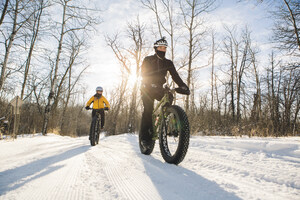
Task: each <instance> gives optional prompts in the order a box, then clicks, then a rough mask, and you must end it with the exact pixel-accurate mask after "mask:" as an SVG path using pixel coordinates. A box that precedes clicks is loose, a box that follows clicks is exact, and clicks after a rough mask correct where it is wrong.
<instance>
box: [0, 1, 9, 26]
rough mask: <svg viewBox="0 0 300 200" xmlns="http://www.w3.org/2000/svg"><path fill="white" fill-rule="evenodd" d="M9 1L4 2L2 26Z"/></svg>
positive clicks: (0, 19)
mask: <svg viewBox="0 0 300 200" xmlns="http://www.w3.org/2000/svg"><path fill="white" fill-rule="evenodd" d="M8 2H9V0H5V2H4V5H3V10H2V14H1V17H0V26H1V24H2V23H3V20H4V17H5V15H6V13H7V7H8Z"/></svg>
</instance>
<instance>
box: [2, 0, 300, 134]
mask: <svg viewBox="0 0 300 200" xmlns="http://www.w3.org/2000/svg"><path fill="white" fill-rule="evenodd" d="M241 3H245V2H244V1H241ZM250 3H251V2H250ZM271 3H272V2H271V1H270V2H268V1H257V6H262V5H261V4H270V7H271V8H273V9H274V10H273V11H272V12H270V13H271V16H272V18H274V24H275V25H274V30H273V33H274V34H273V38H272V41H270V43H271V42H272V43H271V44H274V45H273V47H272V48H273V49H272V50H271V51H270V52H269V53H266V52H264V51H262V50H260V46H259V45H258V44H257V42H256V41H255V40H253V35H255V33H253V32H251V30H250V28H249V27H247V26H245V27H239V26H226V25H224V26H223V28H222V29H221V30H217V29H214V28H213V26H212V25H210V24H209V23H208V19H207V18H206V16H207V13H209V12H212V11H213V10H214V9H216V8H217V7H218V6H219V5H218V1H216V0H176V1H175V0H140V5H141V7H142V9H144V10H148V11H150V13H152V16H153V18H152V19H151V20H147V22H143V21H142V20H141V18H140V17H139V16H137V17H136V19H135V20H133V21H131V22H128V23H127V26H126V27H123V29H121V30H117V31H118V32H117V33H116V34H111V33H110V34H106V35H105V42H106V44H107V46H108V47H109V48H110V49H111V51H112V52H113V53H114V55H115V57H116V59H117V60H118V61H119V63H120V71H121V74H122V75H121V77H120V83H119V85H118V86H117V87H116V89H115V90H113V91H112V92H111V93H110V94H109V95H108V96H109V97H110V98H109V101H110V103H111V107H112V108H111V110H110V111H109V112H108V114H107V118H106V130H107V133H108V134H109V135H115V134H120V133H125V132H136V131H138V130H139V125H140V119H141V111H142V103H141V99H140V92H139V90H140V89H139V86H140V82H139V80H140V78H141V77H140V66H141V63H142V61H143V58H144V57H145V56H147V55H149V54H151V53H152V52H153V49H152V44H153V41H152V40H154V39H156V38H159V37H162V36H167V38H168V41H169V44H170V45H169V48H168V57H169V58H170V59H171V60H172V61H173V62H174V63H175V66H176V67H177V70H178V71H179V73H180V74H181V76H182V78H183V80H184V81H185V82H186V83H187V85H188V86H189V88H190V89H191V91H192V93H191V95H190V96H187V97H184V96H181V95H177V96H176V100H175V101H176V104H179V105H181V106H183V107H184V108H185V110H186V112H187V113H188V116H189V120H190V125H191V130H192V133H193V134H196V133H202V134H207V135H215V134H228V135H242V134H248V135H259V136H283V135H297V134H299V108H300V103H299V102H300V95H299V91H300V90H299V84H300V83H299V80H300V79H299V77H300V74H299V73H300V69H299V63H300V62H299V56H300V42H299V29H298V27H299V20H300V11H299V3H298V2H297V1H296V0H290V1H287V0H282V1H280V2H278V3H277V4H271ZM86 5H89V4H88V3H86V2H83V1H80V2H78V1H75V0H36V1H35V0H5V1H3V3H2V4H1V9H2V13H1V18H0V31H1V36H0V45H1V46H0V64H1V76H0V113H1V114H0V115H1V116H3V115H5V116H10V114H9V113H10V112H11V109H10V108H11V107H10V106H9V102H8V100H9V99H11V98H12V97H13V96H15V95H19V96H20V97H21V98H22V99H23V100H24V102H25V103H24V105H23V107H22V113H21V116H20V118H21V120H20V123H21V124H20V126H19V127H20V129H19V133H32V132H35V131H38V132H43V134H46V133H47V132H48V131H49V129H51V130H50V131H52V132H55V131H58V132H59V133H60V134H63V135H85V134H87V133H88V132H89V124H90V117H89V113H87V112H85V111H83V109H82V108H83V107H84V105H78V102H79V101H80V100H81V99H82V102H85V101H86V99H84V89H83V88H82V87H81V85H80V80H81V78H82V75H83V74H84V72H85V70H86V69H87V68H88V65H87V64H86V63H87V62H86V60H85V56H84V53H85V52H86V50H87V48H88V39H89V36H90V35H91V34H93V31H94V30H95V29H97V28H96V27H97V25H98V24H99V23H100V22H101V20H99V19H100V17H99V16H98V14H97V13H101V12H99V10H97V9H95V8H89V7H86ZM148 38H151V39H150V40H149V39H148ZM203 71H205V72H206V73H208V74H210V82H209V83H204V82H202V81H201V77H203V76H202V75H201V73H203ZM132 76H135V78H136V80H138V81H136V83H135V84H134V85H133V86H131V85H130V84H129V82H130V80H129V79H130V77H132ZM168 83H169V84H170V85H172V86H174V83H172V81H171V80H170V79H169V80H168ZM19 88H20V89H19ZM128 97H130V98H128Z"/></svg>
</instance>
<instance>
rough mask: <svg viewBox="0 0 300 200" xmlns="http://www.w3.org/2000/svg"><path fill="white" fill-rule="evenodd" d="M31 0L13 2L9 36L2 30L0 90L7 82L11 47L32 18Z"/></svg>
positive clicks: (15, 0)
mask: <svg viewBox="0 0 300 200" xmlns="http://www.w3.org/2000/svg"><path fill="white" fill-rule="evenodd" d="M29 2H30V1H29V0H27V1H23V0H14V1H13V2H11V7H12V8H11V9H12V12H11V15H12V16H11V20H12V23H11V25H12V28H11V31H10V34H9V35H8V37H6V36H5V34H4V32H2V36H4V49H5V52H4V58H3V61H2V62H1V65H2V67H1V74H0V91H1V90H2V88H3V85H4V83H5V79H6V78H7V76H8V73H7V68H8V61H9V57H10V53H11V49H12V47H13V44H14V40H15V37H16V35H17V33H18V32H19V31H20V29H22V28H23V26H24V25H25V24H26V23H27V22H28V21H29V20H30V18H31V16H32V15H33V13H26V8H27V5H28V3H29Z"/></svg>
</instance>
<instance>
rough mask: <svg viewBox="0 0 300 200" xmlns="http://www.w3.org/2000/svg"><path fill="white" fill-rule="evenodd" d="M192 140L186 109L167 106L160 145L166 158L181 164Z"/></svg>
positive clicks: (160, 135)
mask: <svg viewBox="0 0 300 200" xmlns="http://www.w3.org/2000/svg"><path fill="white" fill-rule="evenodd" d="M189 140H190V126H189V121H188V117H187V115H186V113H185V112H184V110H183V109H182V108H181V107H179V106H176V105H172V106H169V107H167V108H166V111H165V113H164V117H163V120H162V125H161V131H160V133H159V147H160V152H161V155H162V157H163V158H164V160H165V161H166V162H168V163H171V164H175V165H177V164H179V163H180V162H181V161H182V160H183V159H184V157H185V155H186V153H187V150H188V147H189Z"/></svg>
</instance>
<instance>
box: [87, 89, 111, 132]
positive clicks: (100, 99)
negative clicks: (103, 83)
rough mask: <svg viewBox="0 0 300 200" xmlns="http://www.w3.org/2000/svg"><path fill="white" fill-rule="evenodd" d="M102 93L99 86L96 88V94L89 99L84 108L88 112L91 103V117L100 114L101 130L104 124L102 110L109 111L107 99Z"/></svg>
mask: <svg viewBox="0 0 300 200" xmlns="http://www.w3.org/2000/svg"><path fill="white" fill-rule="evenodd" d="M102 93H103V88H102V87H100V86H99V87H97V88H96V94H95V95H94V96H92V97H91V98H90V100H89V101H88V102H87V103H86V106H85V109H87V110H89V109H90V105H91V104H92V103H93V111H92V117H94V116H95V115H96V113H97V112H99V113H100V116H101V129H103V127H104V122H105V115H104V110H109V109H110V105H109V103H108V101H107V99H106V98H105V97H104V96H103V95H102Z"/></svg>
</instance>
